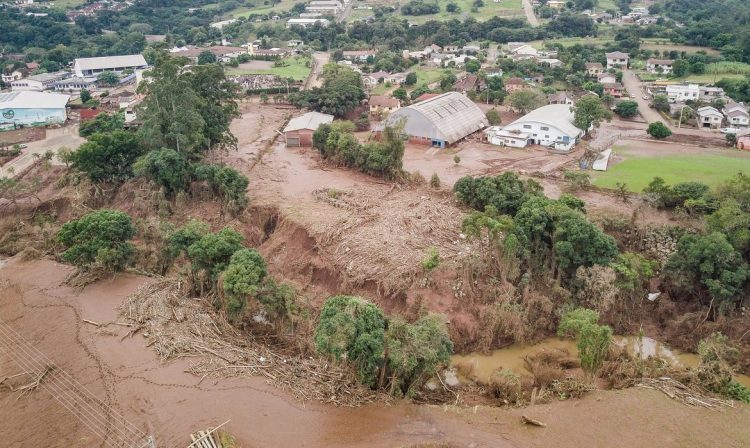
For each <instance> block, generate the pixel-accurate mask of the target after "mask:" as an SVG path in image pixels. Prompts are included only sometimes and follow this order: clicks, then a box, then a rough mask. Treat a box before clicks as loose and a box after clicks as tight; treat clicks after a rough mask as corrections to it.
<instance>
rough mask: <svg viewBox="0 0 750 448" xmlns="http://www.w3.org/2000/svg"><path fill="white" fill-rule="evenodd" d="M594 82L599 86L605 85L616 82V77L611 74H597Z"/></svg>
mask: <svg viewBox="0 0 750 448" xmlns="http://www.w3.org/2000/svg"><path fill="white" fill-rule="evenodd" d="M596 82H598V83H599V84H606V83H608V82H617V77H616V76H615V75H613V74H612V73H607V72H604V73H599V74H597V75H596Z"/></svg>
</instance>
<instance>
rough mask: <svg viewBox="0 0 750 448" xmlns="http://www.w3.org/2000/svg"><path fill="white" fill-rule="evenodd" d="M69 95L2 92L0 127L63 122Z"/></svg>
mask: <svg viewBox="0 0 750 448" xmlns="http://www.w3.org/2000/svg"><path fill="white" fill-rule="evenodd" d="M69 99H70V96H69V95H61V94H59V93H46V92H30V91H21V92H10V93H0V129H15V128H16V127H18V126H46V125H49V124H63V123H65V120H66V119H67V112H66V109H65V106H66V105H67V104H68V100H69Z"/></svg>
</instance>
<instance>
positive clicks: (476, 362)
mask: <svg viewBox="0 0 750 448" xmlns="http://www.w3.org/2000/svg"><path fill="white" fill-rule="evenodd" d="M614 344H615V345H617V346H619V347H623V348H625V349H627V351H628V353H630V354H631V355H633V356H640V357H641V358H642V359H647V358H649V357H659V358H662V359H664V360H666V361H668V362H670V363H672V364H673V365H675V366H685V367H697V366H698V364H699V363H700V359H699V358H698V355H697V354H695V353H687V352H683V351H681V350H677V349H673V348H670V347H669V346H667V345H665V344H663V343H661V342H659V341H657V340H656V339H653V338H650V337H647V336H644V337H638V336H615V338H614ZM543 351H563V352H567V353H568V354H569V355H570V356H571V357H578V348H577V347H576V342H575V341H573V340H570V339H560V338H547V339H544V340H543V341H541V342H539V343H536V344H514V345H511V346H510V347H506V348H501V349H498V350H494V351H493V352H491V353H490V354H488V355H483V354H479V353H470V354H468V355H454V356H453V358H452V359H451V365H452V366H453V367H457V368H458V367H461V368H464V369H465V368H466V367H467V366H470V368H471V372H472V375H473V377H474V378H475V379H476V380H478V381H480V382H483V383H486V382H487V381H489V378H490V376H491V375H492V373H493V372H494V371H495V370H497V369H501V368H502V369H508V370H511V371H513V372H515V373H516V374H518V375H530V372H529V371H528V370H527V369H526V362H525V361H524V358H526V357H527V356H529V355H532V354H536V353H538V352H543ZM736 379H737V381H738V382H740V383H742V384H744V385H745V386H747V387H750V376H747V375H737V376H736Z"/></svg>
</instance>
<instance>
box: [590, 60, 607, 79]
mask: <svg viewBox="0 0 750 448" xmlns="http://www.w3.org/2000/svg"><path fill="white" fill-rule="evenodd" d="M600 73H604V66H603V65H602V64H600V63H599V62H587V63H586V74H587V75H589V76H591V77H592V78H593V77H594V76H596V75H598V74H600Z"/></svg>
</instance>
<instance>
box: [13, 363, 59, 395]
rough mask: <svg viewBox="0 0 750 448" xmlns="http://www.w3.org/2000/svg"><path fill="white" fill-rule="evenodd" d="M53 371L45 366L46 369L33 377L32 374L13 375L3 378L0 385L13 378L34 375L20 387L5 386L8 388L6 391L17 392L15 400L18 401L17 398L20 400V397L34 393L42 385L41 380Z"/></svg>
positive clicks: (50, 367)
mask: <svg viewBox="0 0 750 448" xmlns="http://www.w3.org/2000/svg"><path fill="white" fill-rule="evenodd" d="M53 370H54V367H52V366H47V367H45V369H44V370H43V371H41V372H38V373H36V374H35V375H34V373H33V372H23V373H19V374H18V375H13V376H9V377H6V378H3V379H2V381H0V384H4V383H5V382H6V381H7V380H10V379H13V378H17V377H19V376H23V375H34V376H33V377H32V380H31V381H30V382H28V383H26V384H22V385H20V386H14V385H12V384H5V386H6V387H8V389H10V391H11V392H19V395H18V397H17V398H16V399H18V398H21V397H22V396H24V395H26V394H30V393H31V392H33V391H35V390H36V389H37V388H38V387H39V386H40V385H41V384H42V380H44V378H45V377H46V376H47V375H49V374H50V373H51V372H52V371H53Z"/></svg>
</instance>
